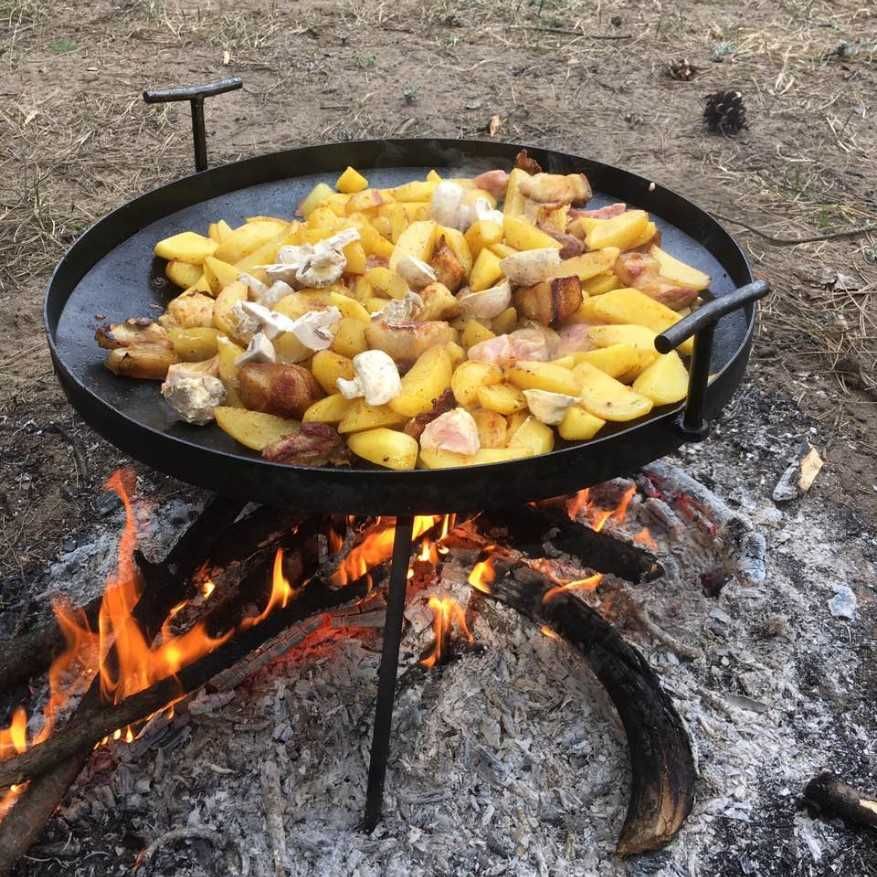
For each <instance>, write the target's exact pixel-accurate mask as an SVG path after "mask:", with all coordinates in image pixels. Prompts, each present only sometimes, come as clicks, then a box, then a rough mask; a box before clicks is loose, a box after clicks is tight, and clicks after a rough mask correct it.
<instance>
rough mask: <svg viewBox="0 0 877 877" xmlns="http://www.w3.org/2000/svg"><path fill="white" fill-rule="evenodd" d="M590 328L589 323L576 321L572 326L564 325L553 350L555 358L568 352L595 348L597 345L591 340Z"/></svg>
mask: <svg viewBox="0 0 877 877" xmlns="http://www.w3.org/2000/svg"><path fill="white" fill-rule="evenodd" d="M590 328H591V327H590V326H589V325H588V324H587V323H574V324H573V325H572V326H564V327H563V328H562V329H561V330H560V332H559V333H558V339H557V344H556V345H555V346H554V350H553V351H552V356H553V358H555V359H559V358H560V357H561V356H566V355H567V354H568V353H580V352H582V351H585V350H593V349H594V347H595V346H596V345H595V344H594V342H593V341H592V340H591V336H590V334H589V332H588V330H589V329H590Z"/></svg>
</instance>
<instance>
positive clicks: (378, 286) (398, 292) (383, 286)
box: [365, 265, 411, 298]
mask: <svg viewBox="0 0 877 877" xmlns="http://www.w3.org/2000/svg"><path fill="white" fill-rule="evenodd" d="M365 279H366V280H367V281H368V282H369V284H370V285H371V287H372V289H373V290H374V291H375V292H376V293H378V294H379V295H385V296H387V298H404V297H405V295H406V294H407V293H408V292H410V291H411V290H410V289H409V287H408V284H407V283H406V282H405V281H404V280H403V279H402V278H401V277H400V276H399V275H398V274H397V273H396V272H395V271H391V270H390V269H389V268H384V267H383V266H382V265H379V266H377V267H376V268H369V270H368V271H366V272H365Z"/></svg>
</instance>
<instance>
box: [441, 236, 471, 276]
mask: <svg viewBox="0 0 877 877" xmlns="http://www.w3.org/2000/svg"><path fill="white" fill-rule="evenodd" d="M439 236H441V237H442V238H443V239H444V241H445V243H446V244H447V245H448V246H449V247H450V248H451V249H452V250H453V252H454V255H455V256H456V257H457V261H458V262H459V263H460V265H462V266H463V272H464V274H467V275H468V274H469V272H470V271H471V270H472V261H473V256H472V251H471V250H470V249H469V242H468V241H467V240H466V237H465V235H464V234H463V232H461V231H458V230H457V229H456V228H447V227H446V226H440V227H439V229H438V230H437V232H436V241H438V237H439Z"/></svg>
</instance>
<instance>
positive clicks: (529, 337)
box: [468, 328, 554, 368]
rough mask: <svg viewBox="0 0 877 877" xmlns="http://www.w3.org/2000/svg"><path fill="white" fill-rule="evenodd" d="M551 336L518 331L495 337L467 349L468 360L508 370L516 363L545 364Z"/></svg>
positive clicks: (538, 332)
mask: <svg viewBox="0 0 877 877" xmlns="http://www.w3.org/2000/svg"><path fill="white" fill-rule="evenodd" d="M553 340H554V339H553V336H552V335H551V334H549V333H547V332H543V331H542V330H541V329H536V328H530V329H518V330H517V331H515V332H512V333H511V335H497V336H496V337H495V338H488V339H487V340H486V341H481V342H479V343H478V344H474V345H472V347H470V348H469V352H468V356H469V359H474V360H476V361H477V362H489V363H492V364H493V365H498V366H499V367H500V368H508V367H510V366H513V365H514V364H515V363H516V362H520V361H525V362H547V361H548V359H549V358H550V350H551V347H552V344H553Z"/></svg>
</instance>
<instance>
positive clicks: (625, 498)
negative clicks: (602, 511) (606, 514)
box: [612, 484, 636, 524]
mask: <svg viewBox="0 0 877 877" xmlns="http://www.w3.org/2000/svg"><path fill="white" fill-rule="evenodd" d="M635 493H636V486H635V485H633V484H631V485H630V487H628V488H627V490H625V491H624V494H623V495H622V497H621V499H620V500H619V501H618V506H617V508H616V509H615V511H614V512H612V520H613V521H615V523H616V524H623V523H624V519H625V518H626V517H627V508H628V506H629V505H630V501H631V500H632V499H633V497H634V494H635Z"/></svg>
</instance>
